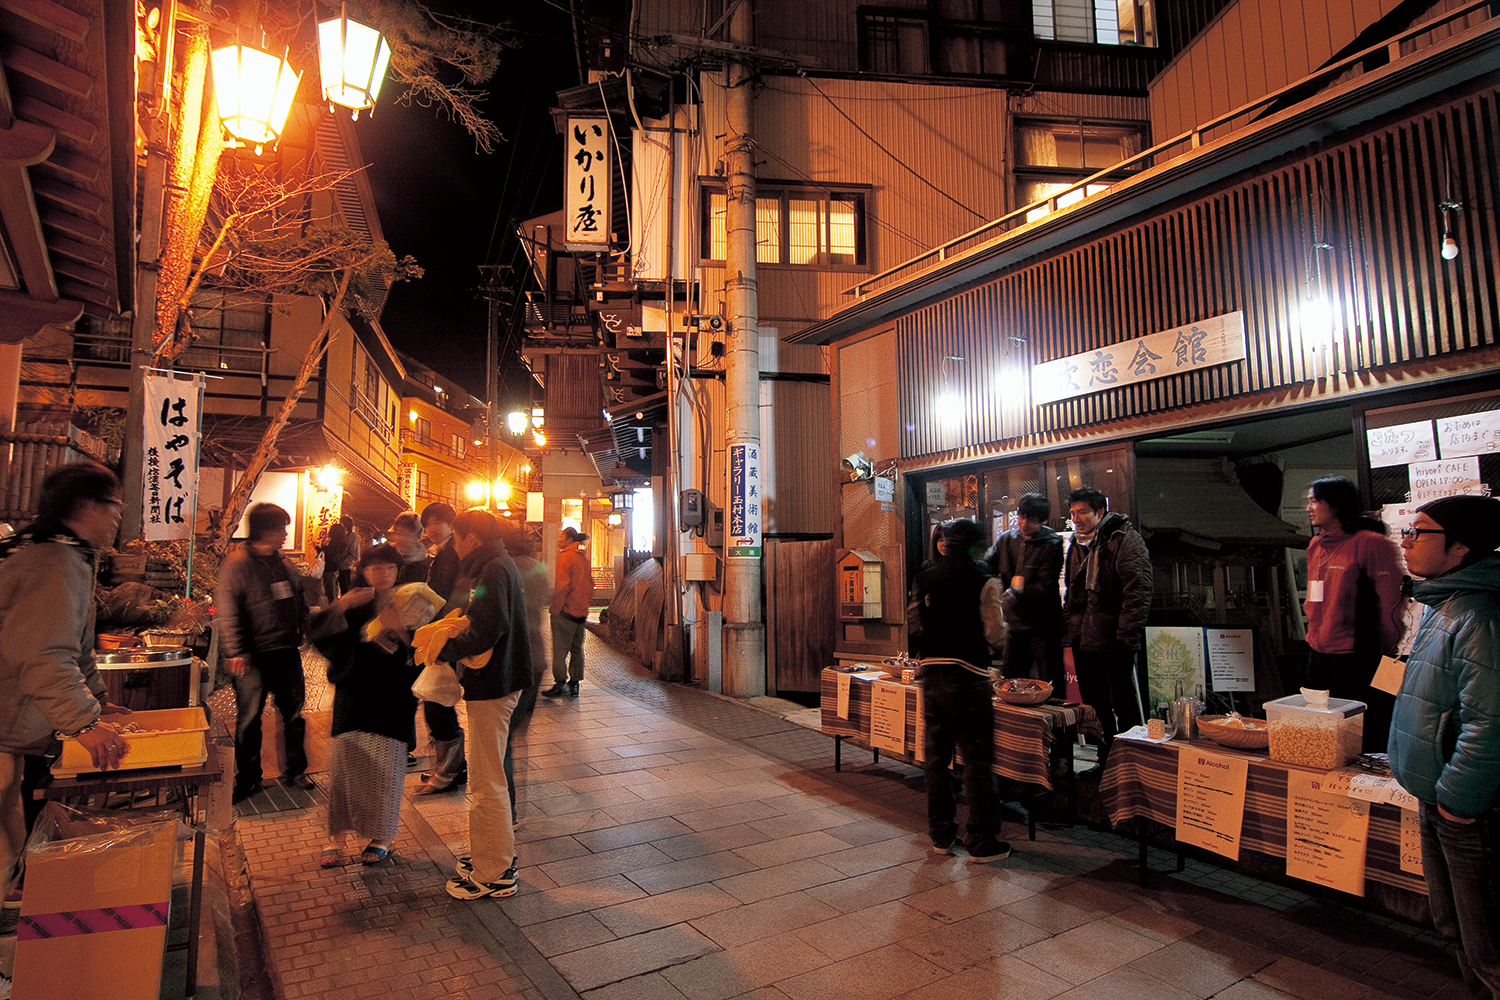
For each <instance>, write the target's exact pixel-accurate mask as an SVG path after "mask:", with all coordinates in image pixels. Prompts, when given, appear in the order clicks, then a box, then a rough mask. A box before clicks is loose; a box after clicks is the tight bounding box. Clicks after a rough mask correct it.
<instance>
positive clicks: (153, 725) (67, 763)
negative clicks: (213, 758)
mask: <svg viewBox="0 0 1500 1000" xmlns="http://www.w3.org/2000/svg"><path fill="white" fill-rule="evenodd" d="M109 721H110V722H111V723H112V724H118V725H122V726H124V725H128V726H134V727H136V728H138V729H140V730H142V732H138V733H126V734H125V743H126V744H127V745H128V746H129V747H130V749H129V750H128V751H127V752H126V754H125V756H124V757H122V758H121V759H120V770H122V771H138V770H140V769H141V768H143V767H171V766H173V765H194V766H196V765H198V764H202V763H203V762H204V761H206V760H208V742H207V738H206V737H207V733H208V717H207V716H206V715H204V714H203V708H202V707H201V706H199V707H197V708H163V709H158V710H156V711H151V712H132V713H131V714H130V715H122V716H117V717H111V718H110V720H109ZM62 748H63V749H62V756H60V757H58V758H57V763H55V764H53V765H52V773H53V774H55V775H57V776H58V777H60V778H71V777H74V776H76V775H79V774H84V773H87V772H91V771H95V772H96V771H98V768H96V767H95V766H94V760H93V758H92V757H90V756H89V752H88V751H87V750H85V749H84V748H83V746H82V745H81V744H79V742H78V741H77V740H63V741H62Z"/></svg>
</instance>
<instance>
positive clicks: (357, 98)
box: [318, 8, 391, 118]
mask: <svg viewBox="0 0 1500 1000" xmlns="http://www.w3.org/2000/svg"><path fill="white" fill-rule="evenodd" d="M318 53H319V59H318V61H319V63H320V65H321V66H322V70H323V96H324V97H326V98H328V101H329V102H330V103H331V104H341V105H343V106H344V107H346V108H349V109H350V110H351V111H352V112H353V114H352V115H351V116H350V117H352V118H358V117H359V113H360V112H361V111H363V110H365V109H366V108H373V107H374V106H375V98H376V97H378V96H380V85H381V84H382V83H384V82H385V68H386V66H387V64H389V63H390V61H391V46H390V43H389V42H387V41H386V40H385V38H384V37H382V36H381V34H380V32H378V31H376V30H375V29H374V28H372V27H370V26H369V25H365V24H360V23H359V22H358V21H352V20H350V19H349V14H348V12H347V11H346V10H344V9H343V8H340V10H339V16H338V17H336V18H331V19H329V20H327V21H319V22H318ZM371 114H374V112H373V111H372V112H371Z"/></svg>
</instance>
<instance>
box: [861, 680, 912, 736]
mask: <svg viewBox="0 0 1500 1000" xmlns="http://www.w3.org/2000/svg"><path fill="white" fill-rule="evenodd" d="M870 746H872V747H874V748H875V749H876V750H887V751H889V752H891V753H898V754H904V753H906V686H905V685H903V684H892V683H891V682H889V681H876V682H875V683H874V684H873V685H872V686H871V691H870Z"/></svg>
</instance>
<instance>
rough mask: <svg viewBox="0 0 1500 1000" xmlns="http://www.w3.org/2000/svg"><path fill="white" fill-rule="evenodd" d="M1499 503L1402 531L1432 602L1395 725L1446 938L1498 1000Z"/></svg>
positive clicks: (1480, 989)
mask: <svg viewBox="0 0 1500 1000" xmlns="http://www.w3.org/2000/svg"><path fill="white" fill-rule="evenodd" d="M1497 546H1500V500H1495V499H1493V498H1490V497H1468V496H1462V497H1443V498H1442V499H1441V500H1433V501H1432V502H1430V503H1426V504H1423V505H1422V506H1421V507H1419V508H1417V517H1416V521H1415V522H1414V523H1413V525H1412V527H1410V528H1407V529H1405V530H1404V531H1402V532H1401V548H1402V549H1403V550H1405V552H1406V566H1407V569H1409V570H1410V571H1411V572H1412V573H1413V574H1414V575H1416V576H1418V577H1421V579H1419V580H1417V581H1416V582H1415V583H1414V584H1413V586H1412V596H1413V597H1415V598H1416V599H1417V600H1418V601H1420V602H1422V603H1423V604H1425V605H1427V609H1426V610H1425V611H1424V612H1423V614H1422V624H1421V626H1420V627H1419V628H1418V629H1417V637H1416V639H1415V641H1414V642H1413V644H1412V650H1411V656H1410V657H1408V659H1407V662H1406V673H1405V676H1404V677H1403V679H1402V681H1401V693H1400V694H1399V695H1397V697H1396V708H1395V713H1394V715H1393V718H1392V720H1391V733H1390V745H1389V750H1390V760H1391V773H1392V774H1394V775H1395V777H1396V780H1397V781H1399V782H1401V787H1403V788H1405V789H1406V790H1407V791H1408V792H1410V793H1411V794H1412V795H1414V796H1416V798H1417V800H1418V802H1419V812H1420V822H1421V830H1422V869H1423V875H1424V877H1425V878H1426V880H1427V901H1428V905H1429V907H1430V909H1431V911H1432V922H1433V925H1434V926H1435V927H1436V928H1437V930H1438V932H1439V933H1440V934H1442V935H1443V936H1444V937H1445V938H1447V939H1448V940H1449V941H1451V942H1452V943H1453V945H1454V947H1455V948H1456V949H1457V952H1458V967H1459V971H1460V972H1462V973H1463V977H1464V982H1465V984H1467V986H1468V987H1469V992H1470V995H1471V996H1475V997H1500V909H1497V906H1496V904H1497V902H1500V862H1497V859H1496V857H1495V854H1494V848H1495V843H1496V840H1495V838H1496V837H1497V836H1500V808H1497V807H1500V604H1497V602H1500V557H1497V556H1496V554H1495V548H1496V547H1497Z"/></svg>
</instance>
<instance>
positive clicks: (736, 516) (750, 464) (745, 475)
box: [724, 444, 762, 559]
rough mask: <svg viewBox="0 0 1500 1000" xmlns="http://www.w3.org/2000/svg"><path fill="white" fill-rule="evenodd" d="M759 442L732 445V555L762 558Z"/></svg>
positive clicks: (729, 551)
mask: <svg viewBox="0 0 1500 1000" xmlns="http://www.w3.org/2000/svg"><path fill="white" fill-rule="evenodd" d="M761 500H762V497H761V492H760V445H758V444H732V445H730V446H729V537H728V538H727V539H726V540H725V548H724V555H725V557H726V558H729V559H759V558H760V544H761V542H760V515H761Z"/></svg>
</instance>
